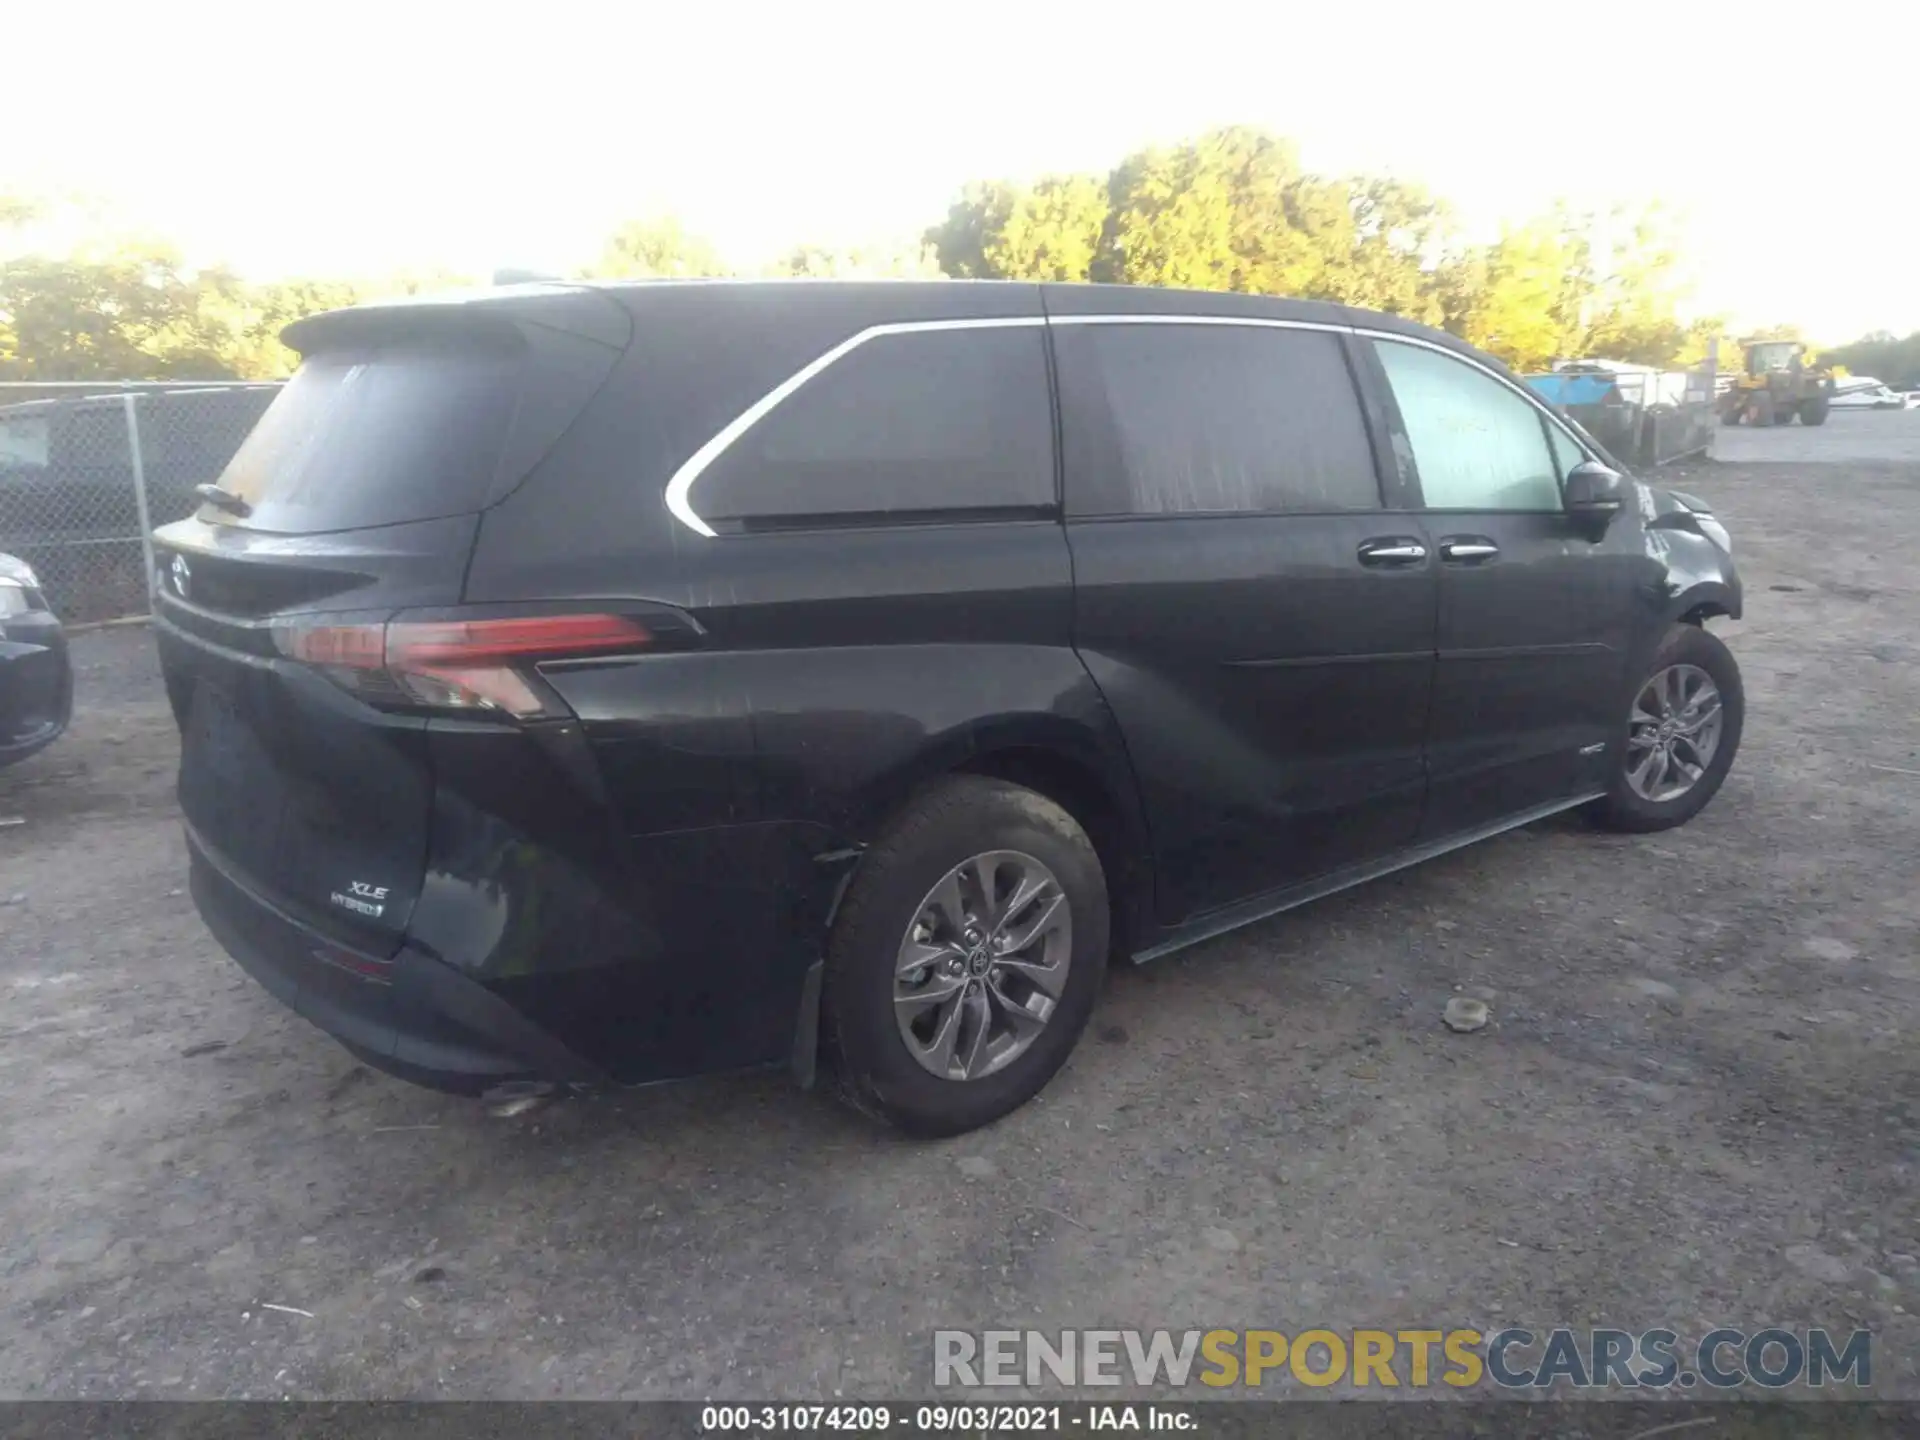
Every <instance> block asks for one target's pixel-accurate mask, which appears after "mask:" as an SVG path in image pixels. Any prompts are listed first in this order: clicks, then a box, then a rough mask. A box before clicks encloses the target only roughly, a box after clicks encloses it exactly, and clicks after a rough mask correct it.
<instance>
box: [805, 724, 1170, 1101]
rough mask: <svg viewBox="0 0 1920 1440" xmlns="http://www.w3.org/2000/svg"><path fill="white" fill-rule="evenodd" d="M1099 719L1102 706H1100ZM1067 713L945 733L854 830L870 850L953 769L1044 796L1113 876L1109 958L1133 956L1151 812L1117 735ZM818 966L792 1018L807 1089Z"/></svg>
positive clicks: (885, 781) (1146, 877)
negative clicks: (1147, 811)
mask: <svg viewBox="0 0 1920 1440" xmlns="http://www.w3.org/2000/svg"><path fill="white" fill-rule="evenodd" d="M1100 714H1101V715H1102V716H1105V714H1106V712H1105V710H1104V708H1103V709H1102V710H1101V711H1100ZM1111 726H1112V721H1111V718H1110V717H1107V727H1108V728H1106V729H1105V731H1104V733H1103V730H1102V729H1101V728H1099V727H1096V726H1095V725H1092V724H1088V723H1085V722H1082V721H1080V720H1077V719H1072V718H1067V717H1064V716H1061V715H1057V714H1052V715H1031V716H1009V717H1003V718H1000V719H997V720H993V721H983V722H980V723H978V724H975V725H971V726H969V727H967V728H966V729H965V730H963V731H959V732H956V733H953V734H949V735H946V736H942V737H939V738H938V739H936V740H934V741H933V742H931V743H929V744H928V745H927V746H925V747H924V748H923V749H921V750H920V751H919V752H918V753H916V754H915V755H914V756H913V757H912V758H911V759H910V760H908V761H906V762H904V763H902V764H900V765H898V766H895V767H893V768H892V769H890V770H888V771H886V772H885V773H883V774H881V775H879V776H877V777H876V778H874V779H873V780H872V781H871V782H870V783H869V784H868V785H867V786H866V787H864V790H863V792H862V794H861V796H860V798H859V803H858V805H857V807H856V809H855V811H854V814H853V815H852V816H851V817H850V822H849V828H850V830H851V831H852V833H853V836H854V837H855V839H856V843H857V845H858V846H859V848H860V849H862V850H864V849H865V847H866V846H867V845H869V844H870V843H872V840H873V838H874V837H875V836H876V835H877V834H879V833H880V831H881V830H883V829H884V828H885V827H886V825H887V823H888V822H889V821H890V820H892V819H893V818H894V817H895V816H897V815H899V814H900V813H901V812H902V811H904V810H905V809H906V808H907V807H908V806H909V805H911V804H912V803H913V802H914V799H915V797H916V796H918V795H919V794H920V793H921V792H922V791H923V790H925V789H926V787H927V786H929V785H931V784H932V783H934V782H935V781H938V780H941V779H944V778H945V777H947V776H950V775H981V776H990V777H992V778H994V779H998V780H1005V781H1008V782H1009V783H1011V784H1015V785H1023V786H1025V787H1026V788H1027V789H1029V790H1033V791H1036V792H1037V793H1039V794H1041V795H1044V796H1046V797H1047V798H1048V799H1049V800H1052V801H1053V802H1054V803H1055V804H1057V805H1059V806H1060V807H1061V808H1062V809H1063V810H1065V811H1066V812H1067V813H1068V814H1069V815H1071V816H1073V818H1074V819H1075V820H1076V821H1077V822H1079V824H1080V827H1081V828H1082V829H1084V830H1085V831H1086V832H1087V838H1088V839H1089V840H1090V841H1092V843H1093V847H1094V851H1095V853H1096V854H1098V855H1099V857H1100V865H1101V868H1102V870H1104V871H1105V872H1106V877H1107V903H1108V909H1109V915H1110V919H1111V932H1110V933H1111V940H1110V943H1109V949H1110V953H1111V954H1115V955H1124V954H1130V953H1131V952H1132V951H1133V950H1134V949H1135V948H1137V945H1138V943H1139V942H1140V940H1141V937H1144V936H1145V935H1147V934H1148V933H1149V931H1150V930H1151V927H1152V924H1153V905H1152V896H1153V849H1152V845H1151V842H1150V839H1149V836H1148V833H1147V827H1146V818H1145V812H1144V810H1143V809H1142V807H1141V805H1140V798H1139V795H1138V793H1137V792H1136V790H1135V788H1134V778H1133V772H1132V768H1131V765H1130V763H1129V762H1128V761H1127V759H1126V756H1125V752H1124V749H1123V748H1122V747H1121V746H1120V742H1119V737H1118V732H1117V730H1115V729H1112V728H1111ZM859 868H860V862H859V860H858V859H857V858H856V859H854V860H853V861H852V863H851V864H849V865H847V866H846V867H845V868H844V869H843V870H841V871H840V872H839V874H838V877H837V879H836V881H835V884H834V890H833V895H832V899H831V901H830V903H829V905H828V907H827V915H826V919H827V926H828V928H829V929H831V927H832V924H833V918H834V916H835V915H836V914H837V912H838V910H839V904H840V900H841V898H842V897H843V896H844V895H845V893H846V890H847V887H848V886H849V885H850V884H852V883H853V881H854V879H855V878H856V877H857V875H858V872H859ZM820 982H821V965H820V963H819V962H818V961H816V962H815V963H814V965H813V966H812V967H811V969H810V970H809V972H808V977H807V983H806V985H805V987H804V989H803V993H802V996H801V1002H800V1007H799V1014H798V1015H797V1016H796V1017H795V1022H796V1023H795V1031H794V1043H793V1049H792V1052H791V1057H790V1065H791V1069H792V1073H793V1075H794V1078H795V1079H796V1080H797V1081H798V1082H799V1083H800V1084H801V1085H802V1086H803V1087H811V1086H812V1084H813V1083H814V1078H815V1071H816V1065H817V1060H818V1053H819V1045H820V1042H821V1039H822V1038H823V1037H822V1033H821V1031H822V1026H823V1024H824V1017H823V1015H822V1012H821V983H820Z"/></svg>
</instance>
